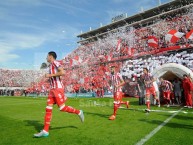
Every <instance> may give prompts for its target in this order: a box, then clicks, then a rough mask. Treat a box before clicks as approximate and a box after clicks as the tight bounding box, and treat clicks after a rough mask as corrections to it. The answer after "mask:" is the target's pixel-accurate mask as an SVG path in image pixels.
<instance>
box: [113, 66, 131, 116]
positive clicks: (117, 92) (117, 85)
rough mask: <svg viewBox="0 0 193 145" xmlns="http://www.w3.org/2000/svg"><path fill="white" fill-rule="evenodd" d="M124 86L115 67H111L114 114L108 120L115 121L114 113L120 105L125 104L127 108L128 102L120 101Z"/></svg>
mask: <svg viewBox="0 0 193 145" xmlns="http://www.w3.org/2000/svg"><path fill="white" fill-rule="evenodd" d="M124 84H125V82H124V80H123V78H122V76H121V74H120V73H118V72H117V70H116V68H115V66H112V67H111V86H112V88H113V97H114V112H113V115H111V116H110V117H109V120H115V118H116V113H117V110H118V108H119V107H120V105H121V104H125V105H126V107H127V108H129V101H126V102H124V101H122V97H123V92H122V86H123V85H124Z"/></svg>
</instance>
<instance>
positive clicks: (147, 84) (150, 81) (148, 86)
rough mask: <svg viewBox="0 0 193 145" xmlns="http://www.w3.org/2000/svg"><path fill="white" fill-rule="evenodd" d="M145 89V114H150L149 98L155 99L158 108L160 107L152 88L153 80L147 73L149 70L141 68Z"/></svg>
mask: <svg viewBox="0 0 193 145" xmlns="http://www.w3.org/2000/svg"><path fill="white" fill-rule="evenodd" d="M141 78H142V80H143V82H144V84H145V89H146V105H147V109H145V111H146V112H148V113H149V112H150V96H151V95H153V97H154V99H156V102H157V105H158V107H160V102H159V99H158V97H157V95H156V90H155V88H154V86H153V82H154V81H155V78H153V76H152V75H151V74H150V73H149V70H148V69H147V68H143V75H142V76H141Z"/></svg>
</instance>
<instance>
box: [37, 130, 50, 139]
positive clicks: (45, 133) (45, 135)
mask: <svg viewBox="0 0 193 145" xmlns="http://www.w3.org/2000/svg"><path fill="white" fill-rule="evenodd" d="M48 136H49V133H48V132H46V131H44V130H42V131H40V132H39V133H36V134H34V137H37V138H40V137H48Z"/></svg>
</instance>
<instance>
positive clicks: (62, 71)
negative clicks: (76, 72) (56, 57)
mask: <svg viewBox="0 0 193 145" xmlns="http://www.w3.org/2000/svg"><path fill="white" fill-rule="evenodd" d="M64 74H65V71H64V69H63V68H62V67H59V68H58V72H57V73H55V74H45V77H46V78H50V77H59V76H63V75H64Z"/></svg>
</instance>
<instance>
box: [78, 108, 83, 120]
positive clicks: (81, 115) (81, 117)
mask: <svg viewBox="0 0 193 145" xmlns="http://www.w3.org/2000/svg"><path fill="white" fill-rule="evenodd" d="M78 116H79V118H80V120H81V122H84V113H83V111H82V110H80V113H79V114H78Z"/></svg>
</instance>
